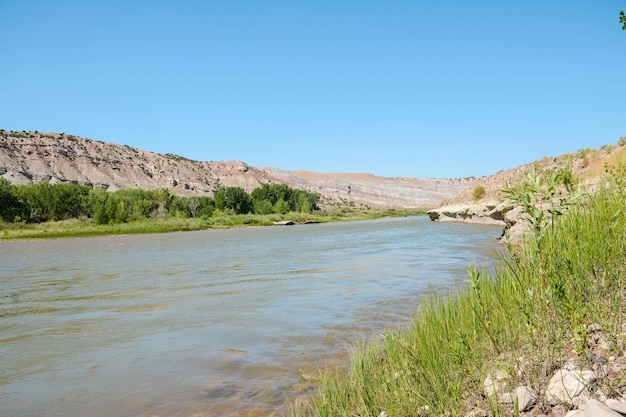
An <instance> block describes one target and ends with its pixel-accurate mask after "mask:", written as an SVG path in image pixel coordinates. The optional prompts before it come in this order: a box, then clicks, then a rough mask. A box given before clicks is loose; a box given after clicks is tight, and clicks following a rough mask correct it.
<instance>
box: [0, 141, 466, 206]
mask: <svg viewBox="0 0 626 417" xmlns="http://www.w3.org/2000/svg"><path fill="white" fill-rule="evenodd" d="M0 176H2V177H3V178H6V179H7V180H9V181H10V182H11V183H13V184H24V183H28V182H39V181H50V182H51V183H57V182H72V183H77V184H85V185H89V186H93V187H101V188H104V189H107V190H110V191H115V190H119V189H125V188H141V189H145V190H155V189H161V188H167V189H168V190H170V192H172V193H173V194H176V195H181V196H194V195H198V196H202V195H208V196H213V194H214V192H215V191H216V190H218V189H219V188H220V187H232V186H237V187H241V188H243V189H244V190H245V191H247V192H251V191H252V190H253V189H255V188H257V187H259V186H261V185H262V184H265V183H269V184H286V185H288V186H290V187H293V188H299V189H303V190H307V191H312V192H317V193H319V194H320V195H321V196H322V205H324V204H327V205H337V204H350V205H356V206H370V207H403V208H433V207H438V206H440V205H441V204H442V203H443V202H444V201H446V200H449V199H451V198H452V197H454V196H456V195H458V194H459V193H461V192H462V191H464V190H465V189H467V188H471V187H472V186H474V185H475V183H476V181H477V180H476V179H473V178H466V179H418V178H410V177H400V178H384V177H377V176H374V175H371V174H362V173H336V174H335V173H333V174H330V173H315V172H305V171H283V170H280V169H277V168H263V167H252V166H249V165H247V164H245V163H243V162H239V161H219V162H201V161H194V160H191V159H188V158H184V157H181V156H177V155H172V154H157V153H153V152H149V151H144V150H140V149H136V148H133V147H130V146H127V145H117V144H112V143H105V142H101V141H95V140H90V139H85V138H81V137H78V136H73V135H68V134H64V133H40V132H26V131H22V132H15V131H5V130H0Z"/></svg>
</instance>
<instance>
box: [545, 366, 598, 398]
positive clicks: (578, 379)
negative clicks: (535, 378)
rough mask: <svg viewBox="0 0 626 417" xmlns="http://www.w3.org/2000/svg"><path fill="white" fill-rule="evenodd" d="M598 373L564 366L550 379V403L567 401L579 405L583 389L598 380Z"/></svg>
mask: <svg viewBox="0 0 626 417" xmlns="http://www.w3.org/2000/svg"><path fill="white" fill-rule="evenodd" d="M596 379H597V378H596V374H595V373H594V372H593V371H589V370H573V369H568V368H563V369H560V370H558V371H557V372H556V373H555V374H554V375H553V376H552V378H551V379H550V383H549V384H548V388H547V390H546V398H547V400H548V402H549V403H550V404H559V403H565V404H570V405H577V403H579V399H578V398H576V397H579V396H580V395H581V394H582V393H583V390H584V389H585V388H586V387H588V386H590V385H591V384H593V383H595V382H596Z"/></svg>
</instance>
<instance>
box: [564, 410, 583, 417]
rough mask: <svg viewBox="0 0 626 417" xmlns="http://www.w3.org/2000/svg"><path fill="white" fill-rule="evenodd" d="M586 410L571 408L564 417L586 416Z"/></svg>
mask: <svg viewBox="0 0 626 417" xmlns="http://www.w3.org/2000/svg"><path fill="white" fill-rule="evenodd" d="M584 416H585V412H584V411H582V410H570V411H568V412H567V414H565V416H564V417H584Z"/></svg>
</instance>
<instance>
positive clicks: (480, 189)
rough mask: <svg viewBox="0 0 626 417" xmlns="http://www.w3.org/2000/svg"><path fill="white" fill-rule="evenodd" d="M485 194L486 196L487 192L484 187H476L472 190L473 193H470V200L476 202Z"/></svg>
mask: <svg viewBox="0 0 626 417" xmlns="http://www.w3.org/2000/svg"><path fill="white" fill-rule="evenodd" d="M486 194H487V191H486V190H485V187H483V186H482V185H477V186H476V187H475V188H474V191H473V192H472V198H473V199H474V201H478V200H480V199H481V198H483V197H484V196H485V195H486Z"/></svg>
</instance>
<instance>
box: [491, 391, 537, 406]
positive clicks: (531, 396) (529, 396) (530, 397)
mask: <svg viewBox="0 0 626 417" xmlns="http://www.w3.org/2000/svg"><path fill="white" fill-rule="evenodd" d="M500 402H501V403H504V404H515V403H516V402H517V406H518V408H519V410H520V411H528V410H530V409H531V408H532V407H533V406H534V405H535V403H536V402H537V394H536V393H535V391H534V390H533V389H532V387H526V386H520V387H517V388H516V389H515V391H513V392H507V393H505V394H502V395H501V396H500Z"/></svg>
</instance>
